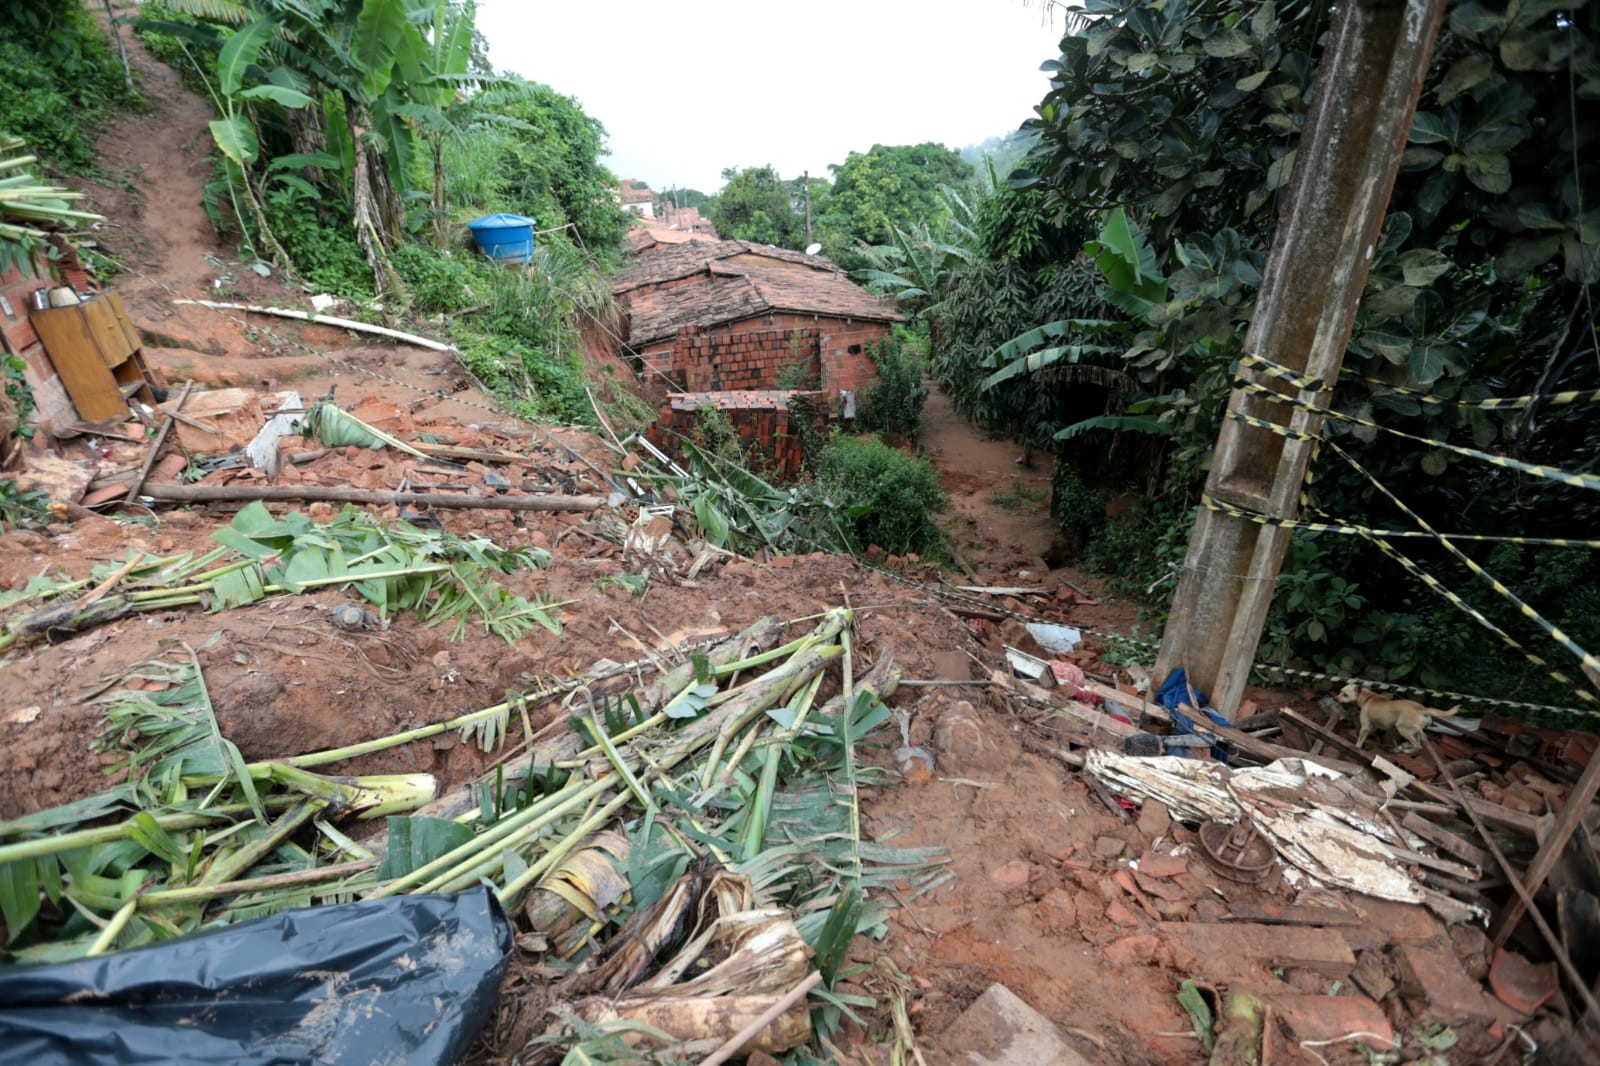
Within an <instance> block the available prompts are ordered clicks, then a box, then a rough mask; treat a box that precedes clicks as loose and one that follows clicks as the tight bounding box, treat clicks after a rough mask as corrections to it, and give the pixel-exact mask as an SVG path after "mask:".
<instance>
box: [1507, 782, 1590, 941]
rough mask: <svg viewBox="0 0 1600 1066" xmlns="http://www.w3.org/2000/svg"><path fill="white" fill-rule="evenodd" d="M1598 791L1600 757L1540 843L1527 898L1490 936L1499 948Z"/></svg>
mask: <svg viewBox="0 0 1600 1066" xmlns="http://www.w3.org/2000/svg"><path fill="white" fill-rule="evenodd" d="M1597 791H1600V756H1596V757H1595V758H1592V759H1590V760H1589V765H1588V766H1585V767H1584V768H1583V776H1581V777H1579V778H1578V783H1577V784H1576V785H1574V786H1573V788H1572V791H1571V792H1570V793H1569V794H1568V795H1567V802H1566V805H1565V806H1564V807H1562V808H1561V813H1560V814H1559V815H1557V816H1556V822H1555V825H1554V826H1552V827H1551V829H1550V834H1549V835H1548V836H1546V837H1545V838H1544V839H1543V840H1542V841H1540V842H1539V850H1538V852H1536V853H1535V854H1534V856H1533V861H1532V862H1530V863H1529V864H1528V871H1527V873H1526V874H1525V875H1524V876H1523V878H1522V887H1523V889H1524V890H1525V894H1524V893H1518V895H1516V896H1515V897H1513V898H1512V900H1511V902H1509V903H1507V904H1506V907H1505V909H1504V910H1502V911H1501V912H1500V913H1499V915H1498V916H1496V918H1495V920H1494V928H1493V930H1492V932H1491V934H1490V938H1491V939H1492V940H1493V941H1494V944H1495V947H1500V946H1502V945H1503V944H1505V942H1506V938H1507V937H1509V936H1510V935H1511V931H1512V930H1513V929H1515V928H1516V927H1517V923H1518V922H1519V921H1521V920H1522V916H1523V914H1525V913H1527V907H1526V906H1525V905H1524V903H1523V899H1524V898H1531V897H1532V896H1533V895H1534V894H1535V893H1537V892H1538V891H1539V889H1540V887H1541V886H1542V885H1543V884H1544V879H1545V878H1547V877H1549V876H1550V871H1551V870H1553V869H1555V865H1556V862H1557V861H1558V860H1559V859H1560V858H1561V853H1562V852H1563V851H1565V850H1567V841H1568V840H1571V839H1572V833H1573V831H1574V830H1575V829H1577V828H1578V823H1579V822H1580V821H1581V820H1582V819H1583V815H1584V812H1585V811H1587V810H1588V809H1589V804H1591V803H1593V802H1594V797H1595V793H1596V792H1597Z"/></svg>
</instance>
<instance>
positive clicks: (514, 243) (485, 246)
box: [467, 215, 534, 265]
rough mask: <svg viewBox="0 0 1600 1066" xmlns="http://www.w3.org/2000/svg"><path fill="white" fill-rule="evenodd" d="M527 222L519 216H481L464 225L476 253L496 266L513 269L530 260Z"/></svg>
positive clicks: (530, 235) (530, 233) (530, 230)
mask: <svg viewBox="0 0 1600 1066" xmlns="http://www.w3.org/2000/svg"><path fill="white" fill-rule="evenodd" d="M533 226H534V222H533V219H531V218H525V217H523V216H522V215H485V216H484V217H483V218H480V219H477V220H476V221H473V222H469V223H467V228H468V229H469V230H471V231H472V239H473V241H475V242H476V243H477V245H478V250H479V251H480V252H482V253H483V254H484V255H486V256H488V257H489V258H490V259H493V260H494V261H495V262H497V263H505V264H507V265H516V264H518V263H526V262H527V261H528V260H529V259H530V258H532V257H533Z"/></svg>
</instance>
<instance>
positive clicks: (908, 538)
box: [817, 435, 950, 555]
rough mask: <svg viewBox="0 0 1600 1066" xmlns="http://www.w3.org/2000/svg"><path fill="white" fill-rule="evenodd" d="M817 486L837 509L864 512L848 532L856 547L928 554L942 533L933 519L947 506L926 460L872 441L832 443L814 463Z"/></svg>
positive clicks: (846, 439)
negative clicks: (816, 465)
mask: <svg viewBox="0 0 1600 1066" xmlns="http://www.w3.org/2000/svg"><path fill="white" fill-rule="evenodd" d="M818 467H819V469H818V471H817V482H818V484H819V485H820V486H821V487H822V489H823V491H824V492H826V493H828V494H829V495H830V496H831V497H832V498H833V499H834V500H835V501H836V502H837V503H839V504H840V506H842V507H845V508H857V507H865V508H867V510H866V511H865V512H864V513H862V514H860V515H859V516H858V517H856V518H855V520H854V528H853V530H852V532H853V533H854V535H855V539H856V541H857V542H858V545H859V546H860V547H866V546H868V545H871V544H876V545H878V546H879V547H881V548H882V549H883V550H884V551H886V552H889V553H890V554H891V555H905V554H907V553H909V552H917V553H919V554H922V555H929V554H934V553H936V552H937V551H939V550H940V549H941V548H942V546H943V543H944V533H943V531H942V530H940V528H939V526H938V524H937V523H936V522H934V519H933V516H934V514H935V513H937V512H938V511H940V510H942V509H943V508H944V507H945V505H946V504H948V503H949V502H950V501H949V499H948V498H947V497H946V496H945V494H944V490H943V489H942V488H941V487H940V484H939V475H938V474H936V473H935V472H934V469H933V467H932V465H931V464H929V462H928V461H927V460H926V459H913V458H912V457H911V456H909V455H906V454H905V453H904V452H901V451H898V450H896V449H894V448H891V447H889V446H888V445H887V444H885V443H883V441H881V440H879V439H877V438H876V437H866V438H862V437H851V436H845V435H840V436H837V437H835V438H834V440H833V443H831V444H829V445H828V447H827V448H825V449H824V450H823V452H822V455H821V456H820V457H819V461H818Z"/></svg>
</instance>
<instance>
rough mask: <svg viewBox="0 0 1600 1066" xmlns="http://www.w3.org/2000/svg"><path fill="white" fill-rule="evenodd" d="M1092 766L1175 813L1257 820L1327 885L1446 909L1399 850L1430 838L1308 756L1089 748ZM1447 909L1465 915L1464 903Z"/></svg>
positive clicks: (1276, 845)
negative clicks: (1223, 757) (1234, 762)
mask: <svg viewBox="0 0 1600 1066" xmlns="http://www.w3.org/2000/svg"><path fill="white" fill-rule="evenodd" d="M1084 771H1085V772H1086V773H1089V774H1091V775H1093V776H1094V777H1095V779H1097V780H1098V781H1100V782H1101V783H1103V784H1104V785H1106V786H1107V787H1108V788H1110V789H1111V790H1112V791H1113V792H1116V793H1120V794H1121V795H1124V796H1129V797H1131V798H1134V799H1139V800H1146V799H1157V800H1160V801H1161V802H1162V803H1165V804H1166V805H1167V808H1168V810H1170V811H1171V812H1172V814H1173V817H1175V818H1181V819H1183V820H1185V821H1191V822H1195V821H1206V820H1210V821H1216V822H1223V823H1227V824H1233V823H1236V822H1240V821H1244V822H1248V823H1249V824H1250V825H1251V826H1252V827H1253V828H1255V829H1256V831H1257V832H1259V833H1260V834H1261V835H1262V836H1263V837H1265V838H1266V840H1267V841H1268V842H1269V843H1271V845H1272V847H1273V849H1274V850H1275V851H1276V852H1277V853H1278V855H1279V856H1280V857H1281V858H1282V859H1283V860H1284V861H1285V862H1286V863H1289V864H1290V865H1291V866H1293V867H1294V868H1295V869H1296V870H1298V871H1300V872H1302V873H1304V874H1305V875H1307V876H1308V877H1310V878H1311V879H1312V880H1313V881H1315V882H1317V883H1319V884H1324V885H1337V886H1339V887H1341V888H1347V889H1350V890H1352V891H1355V892H1362V893H1365V894H1367V895H1369V896H1377V897H1379V898H1380V899H1392V900H1397V901H1399V902H1402V903H1423V904H1428V905H1429V906H1435V905H1438V906H1446V901H1445V900H1444V899H1443V898H1442V897H1440V896H1439V894H1438V893H1436V892H1434V891H1433V890H1431V889H1429V888H1427V887H1425V886H1424V885H1423V884H1422V883H1421V882H1420V881H1418V880H1417V879H1415V878H1414V877H1412V875H1411V873H1410V871H1409V870H1408V869H1407V866H1406V863H1405V862H1404V861H1403V860H1402V859H1400V858H1398V857H1396V856H1395V855H1394V853H1393V852H1392V851H1391V850H1390V849H1391V848H1401V849H1406V850H1413V851H1414V850H1416V849H1417V848H1419V847H1420V846H1422V844H1421V842H1420V841H1419V840H1416V839H1414V838H1410V837H1408V836H1405V835H1402V831H1397V830H1396V829H1395V828H1394V827H1391V826H1390V825H1388V824H1386V822H1385V821H1384V819H1383V818H1382V816H1381V814H1380V812H1379V807H1378V799H1377V798H1376V797H1374V796H1372V795H1370V794H1369V793H1368V792H1366V791H1364V790H1363V789H1361V788H1360V787H1358V786H1357V785H1356V784H1355V783H1354V782H1353V781H1351V780H1350V779H1349V778H1347V777H1345V776H1344V775H1342V774H1340V773H1337V772H1336V771H1333V770H1330V769H1328V768H1327V767H1324V766H1320V765H1318V764H1317V763H1314V762H1310V761H1309V760H1305V759H1279V760H1277V761H1275V762H1272V763H1268V764H1267V765H1266V766H1259V767H1248V768H1246V769H1240V770H1230V769H1229V768H1228V767H1227V766H1224V765H1223V764H1222V763H1220V762H1215V761H1212V760H1209V759H1182V758H1176V757H1173V756H1157V757H1154V758H1130V757H1127V756H1124V755H1119V754H1116V753H1114V752H1109V751H1100V750H1094V749H1091V750H1089V751H1086V752H1084ZM1447 906H1448V909H1449V910H1450V912H1451V913H1452V914H1456V915H1459V913H1460V905H1459V904H1458V903H1457V902H1456V901H1454V900H1450V901H1448V905H1447Z"/></svg>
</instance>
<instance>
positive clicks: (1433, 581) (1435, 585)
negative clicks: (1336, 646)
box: [1366, 537, 1600, 713]
mask: <svg viewBox="0 0 1600 1066" xmlns="http://www.w3.org/2000/svg"><path fill="white" fill-rule="evenodd" d="M1366 539H1367V540H1368V541H1369V542H1370V543H1371V544H1372V545H1373V546H1374V547H1376V548H1377V549H1378V550H1379V551H1381V552H1383V553H1384V554H1385V555H1387V556H1388V557H1389V558H1391V559H1393V560H1394V561H1395V562H1397V563H1399V564H1400V566H1401V567H1403V568H1404V569H1405V570H1406V572H1407V573H1409V574H1411V576H1412V577H1414V578H1416V579H1417V580H1418V581H1420V582H1422V583H1423V584H1424V585H1426V586H1427V587H1428V588H1430V589H1432V590H1433V591H1434V592H1436V593H1438V594H1439V595H1440V596H1442V597H1444V598H1445V599H1446V600H1447V601H1449V602H1450V604H1451V605H1452V606H1454V607H1456V608H1457V609H1459V610H1461V611H1462V612H1464V613H1465V614H1467V615H1468V616H1469V617H1471V618H1472V620H1473V621H1475V622H1477V623H1478V624H1479V625H1481V626H1483V628H1485V629H1487V630H1488V631H1489V632H1491V633H1493V634H1494V635H1495V636H1497V637H1499V638H1500V639H1501V641H1502V642H1504V643H1505V645H1506V647H1508V648H1510V649H1511V650H1512V651H1515V652H1517V653H1518V654H1519V655H1521V656H1522V657H1523V658H1524V659H1526V660H1528V662H1530V663H1532V664H1533V665H1535V666H1537V667H1538V668H1539V669H1541V670H1543V671H1544V672H1545V673H1546V674H1548V675H1549V676H1550V677H1552V678H1554V679H1555V680H1556V681H1558V682H1560V683H1561V684H1562V685H1565V686H1567V687H1568V688H1570V689H1572V692H1573V694H1574V695H1576V696H1577V697H1578V700H1579V701H1580V702H1582V703H1584V704H1589V705H1600V698H1596V696H1595V695H1594V694H1593V693H1591V692H1589V691H1587V690H1586V689H1583V688H1580V687H1579V684H1578V682H1577V681H1575V680H1574V679H1573V678H1571V677H1569V676H1567V675H1566V674H1565V673H1563V672H1562V671H1561V670H1560V669H1558V668H1557V667H1555V666H1552V665H1551V664H1550V663H1549V662H1548V661H1547V660H1546V659H1545V658H1544V657H1543V656H1541V655H1539V654H1538V653H1537V652H1535V651H1533V650H1532V649H1531V648H1528V647H1527V646H1525V645H1524V644H1523V643H1522V642H1521V641H1519V640H1518V639H1517V638H1516V637H1514V636H1512V635H1511V634H1510V633H1507V632H1506V631H1505V630H1504V629H1502V628H1500V626H1498V625H1496V624H1495V623H1494V622H1493V621H1491V620H1490V619H1489V618H1488V617H1487V616H1486V615H1485V614H1484V613H1483V612H1482V611H1480V610H1478V609H1477V608H1476V607H1474V606H1472V604H1470V603H1468V602H1467V601H1466V600H1464V599H1462V598H1461V597H1460V596H1459V595H1458V594H1457V593H1455V592H1454V591H1452V590H1451V589H1449V588H1447V587H1446V586H1445V585H1444V583H1443V582H1441V581H1440V580H1439V579H1438V578H1436V577H1434V576H1433V575H1432V574H1430V573H1428V572H1427V571H1426V570H1424V569H1423V568H1422V567H1421V566H1420V565H1419V564H1418V563H1417V562H1416V561H1415V560H1414V559H1412V558H1411V557H1410V556H1407V555H1405V554H1403V553H1402V552H1401V551H1400V550H1399V549H1398V548H1396V547H1395V546H1394V545H1392V544H1390V543H1389V542H1388V541H1386V540H1383V539H1382V538H1379V537H1367V538H1366ZM1589 713H1600V711H1590V712H1589Z"/></svg>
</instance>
